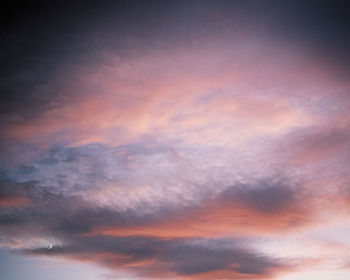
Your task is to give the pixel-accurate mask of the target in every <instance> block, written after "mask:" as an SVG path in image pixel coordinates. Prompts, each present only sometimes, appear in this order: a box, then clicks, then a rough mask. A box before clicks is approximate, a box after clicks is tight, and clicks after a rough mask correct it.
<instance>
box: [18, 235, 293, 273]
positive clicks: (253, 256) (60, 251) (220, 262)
mask: <svg viewBox="0 0 350 280" xmlns="http://www.w3.org/2000/svg"><path fill="white" fill-rule="evenodd" d="M22 253H25V254H38V255H55V256H60V255H61V256H62V255H63V256H66V257H71V258H74V259H80V258H83V259H87V260H90V261H91V260H92V261H97V262H99V263H101V264H103V265H106V266H108V267H112V268H114V269H120V268H122V269H125V270H130V269H131V270H135V271H136V272H137V274H139V275H143V276H146V277H147V276H152V277H156V278H158V277H157V275H162V274H164V275H166V274H169V273H170V274H171V275H173V277H175V279H177V278H176V277H179V276H189V275H193V276H196V275H202V274H204V275H205V274H206V273H208V272H213V271H214V272H215V271H222V270H228V271H231V273H236V274H237V275H238V274H240V275H242V277H243V278H244V279H245V278H249V279H250V278H251V279H257V278H261V277H269V276H271V275H272V274H274V273H275V272H276V271H278V270H281V271H283V270H284V269H286V268H287V266H286V264H284V263H283V262H282V261H281V260H277V259H273V258H270V257H266V256H263V255H260V254H258V253H256V252H254V251H253V250H251V249H248V248H245V247H244V245H243V243H242V241H241V240H238V239H237V240H233V241H232V240H226V241H225V240H217V239H160V238H152V237H142V236H141V237H133V236H130V237H112V236H93V237H75V238H73V239H70V240H69V242H68V243H67V244H66V245H63V246H58V247H54V248H53V249H52V250H48V249H47V248H37V249H28V250H23V251H22ZM90 258H91V259H90ZM214 279H215V278H214ZM233 279H234V278H233Z"/></svg>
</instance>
